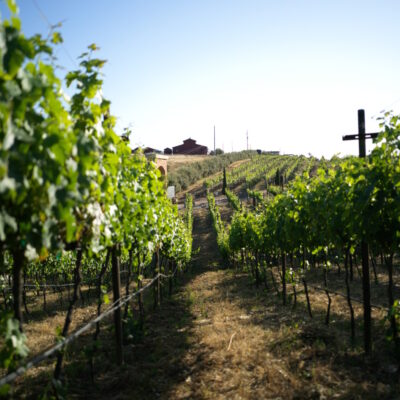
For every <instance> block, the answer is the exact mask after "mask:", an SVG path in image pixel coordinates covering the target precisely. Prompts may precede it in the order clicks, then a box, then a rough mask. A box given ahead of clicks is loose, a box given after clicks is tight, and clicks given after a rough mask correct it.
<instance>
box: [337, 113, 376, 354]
mask: <svg viewBox="0 0 400 400" xmlns="http://www.w3.org/2000/svg"><path fill="white" fill-rule="evenodd" d="M377 136H378V133H365V112H364V110H358V134H357V135H346V136H343V137H342V139H343V140H358V153H359V155H358V156H359V157H360V158H365V157H366V150H365V139H374V138H376V137H377ZM361 263H362V286H363V306H364V350H365V352H366V353H367V354H369V353H370V352H371V284H370V278H369V260H368V244H367V242H366V241H365V239H362V240H361Z"/></svg>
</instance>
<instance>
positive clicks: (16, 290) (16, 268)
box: [12, 250, 25, 332]
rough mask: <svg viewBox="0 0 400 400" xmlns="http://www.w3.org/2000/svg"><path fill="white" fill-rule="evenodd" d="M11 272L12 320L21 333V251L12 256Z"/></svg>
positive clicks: (22, 254)
mask: <svg viewBox="0 0 400 400" xmlns="http://www.w3.org/2000/svg"><path fill="white" fill-rule="evenodd" d="M13 261H14V265H13V270H12V277H13V285H12V292H13V302H14V303H13V307H14V318H15V319H17V320H18V321H19V329H20V331H21V332H22V331H23V327H22V325H23V318H22V302H23V301H22V292H23V287H22V272H23V269H24V262H25V258H24V253H23V252H22V250H17V251H16V252H15V253H14V254H13Z"/></svg>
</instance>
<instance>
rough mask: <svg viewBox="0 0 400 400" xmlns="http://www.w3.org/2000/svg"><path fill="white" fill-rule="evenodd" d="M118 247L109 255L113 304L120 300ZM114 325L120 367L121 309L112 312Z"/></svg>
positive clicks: (121, 357)
mask: <svg viewBox="0 0 400 400" xmlns="http://www.w3.org/2000/svg"><path fill="white" fill-rule="evenodd" d="M118 250H119V249H118V246H117V245H115V246H114V247H113V248H112V253H111V268H112V285H113V299H114V303H116V302H118V303H119V299H120V298H121V278H120V273H119V258H118ZM118 303H116V304H118ZM114 325H115V339H116V345H117V364H118V365H122V364H123V362H124V355H123V349H122V318H121V307H118V308H117V309H116V310H115V311H114Z"/></svg>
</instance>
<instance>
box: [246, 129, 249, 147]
mask: <svg viewBox="0 0 400 400" xmlns="http://www.w3.org/2000/svg"><path fill="white" fill-rule="evenodd" d="M246 140H247V150H248V149H249V131H246Z"/></svg>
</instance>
